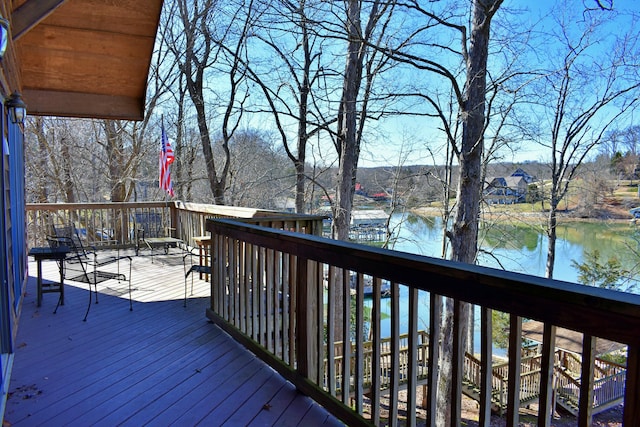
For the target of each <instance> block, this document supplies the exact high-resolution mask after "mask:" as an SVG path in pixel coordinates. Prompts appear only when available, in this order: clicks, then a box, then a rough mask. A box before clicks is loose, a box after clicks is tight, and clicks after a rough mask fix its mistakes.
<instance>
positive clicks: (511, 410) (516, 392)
mask: <svg viewBox="0 0 640 427" xmlns="http://www.w3.org/2000/svg"><path fill="white" fill-rule="evenodd" d="M521 353H522V318H521V317H520V316H517V315H515V314H510V315H509V374H508V376H509V378H508V382H507V427H517V426H518V421H519V411H520V370H521V367H520V360H521Z"/></svg>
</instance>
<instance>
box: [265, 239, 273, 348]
mask: <svg viewBox="0 0 640 427" xmlns="http://www.w3.org/2000/svg"><path fill="white" fill-rule="evenodd" d="M266 252H267V259H266V267H267V271H266V274H267V278H266V284H265V294H266V295H265V297H266V307H267V315H266V317H267V340H266V343H267V345H266V347H267V350H269V351H271V352H272V353H275V351H274V347H273V345H274V344H273V343H274V340H273V334H274V321H275V315H276V313H275V304H274V301H273V299H274V298H273V294H274V292H275V290H274V288H275V279H274V274H275V272H274V265H273V264H274V253H273V249H267V250H266Z"/></svg>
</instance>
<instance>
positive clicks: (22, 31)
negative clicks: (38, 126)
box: [10, 0, 163, 120]
mask: <svg viewBox="0 0 640 427" xmlns="http://www.w3.org/2000/svg"><path fill="white" fill-rule="evenodd" d="M162 3H163V1H162V0H14V1H13V2H12V5H13V12H12V13H11V19H10V21H11V28H12V36H13V42H14V49H15V58H16V59H15V60H16V61H17V72H18V74H19V76H17V77H18V82H19V83H18V84H19V86H20V87H21V91H22V95H23V99H24V101H25V103H26V104H27V108H28V113H29V114H31V115H46V116H67V117H92V118H110V119H125V120H141V119H142V118H143V116H144V100H145V94H146V83H147V76H148V73H149V66H150V62H151V58H152V54H153V47H154V43H155V38H156V33H157V29H158V23H159V20H160V13H161V10H162Z"/></svg>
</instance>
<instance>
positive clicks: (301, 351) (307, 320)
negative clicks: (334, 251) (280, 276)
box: [296, 256, 318, 384]
mask: <svg viewBox="0 0 640 427" xmlns="http://www.w3.org/2000/svg"><path fill="white" fill-rule="evenodd" d="M315 269H316V264H315V263H313V262H310V261H309V260H308V259H307V258H303V257H301V256H299V257H298V258H297V270H298V276H297V280H296V287H297V288H298V289H297V292H296V298H297V301H296V360H297V362H298V365H297V370H298V372H299V373H300V374H301V375H302V376H304V377H305V378H308V379H310V380H311V381H313V382H314V383H316V384H317V383H318V378H317V373H318V366H317V363H318V362H317V354H318V349H317V348H316V346H317V344H316V343H317V338H316V336H315V333H314V330H316V328H315V327H314V323H315V319H317V314H316V310H317V304H314V302H315V294H316V290H315V288H314V286H313V282H314V281H315V277H317V274H316V273H315Z"/></svg>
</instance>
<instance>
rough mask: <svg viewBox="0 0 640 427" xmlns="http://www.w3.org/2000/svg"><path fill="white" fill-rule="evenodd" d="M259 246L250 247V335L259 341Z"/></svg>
mask: <svg viewBox="0 0 640 427" xmlns="http://www.w3.org/2000/svg"><path fill="white" fill-rule="evenodd" d="M259 258H260V247H259V246H257V245H252V247H251V337H252V338H253V340H254V341H256V342H260V318H259V317H258V316H260V270H259V266H260V261H259Z"/></svg>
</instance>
